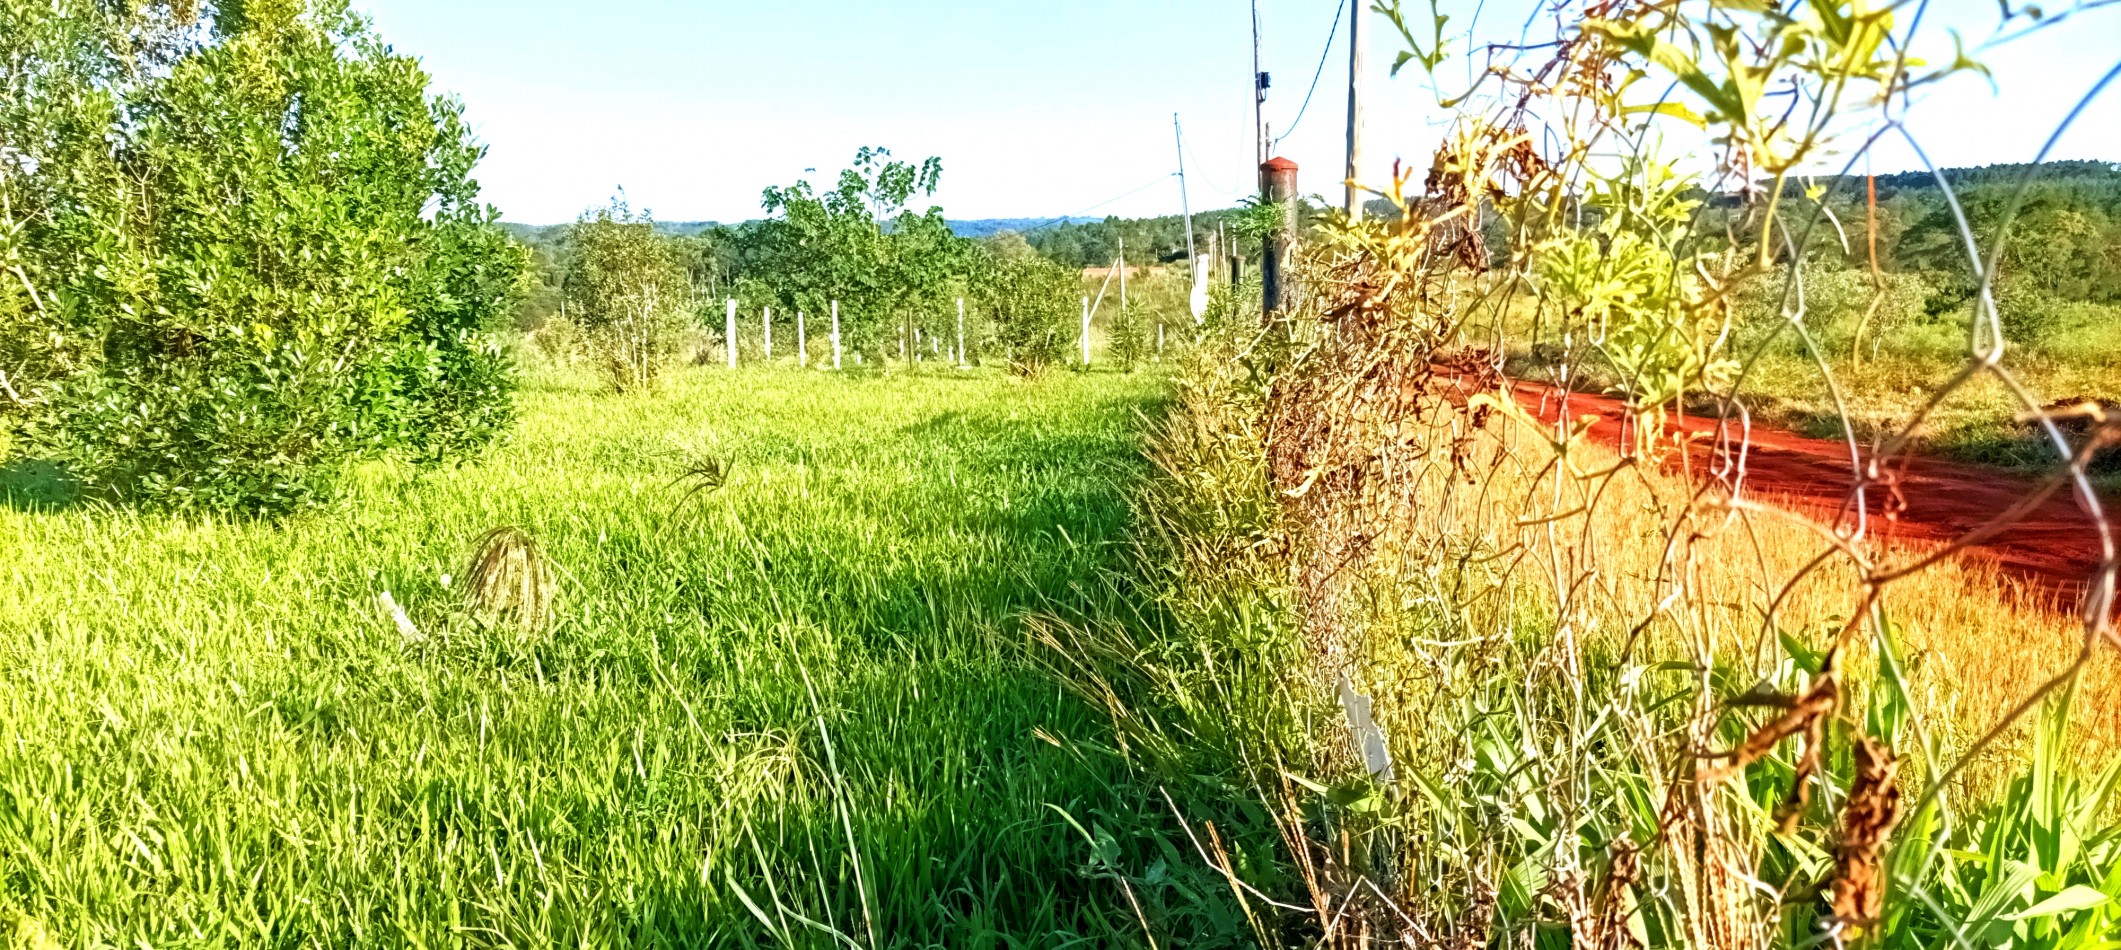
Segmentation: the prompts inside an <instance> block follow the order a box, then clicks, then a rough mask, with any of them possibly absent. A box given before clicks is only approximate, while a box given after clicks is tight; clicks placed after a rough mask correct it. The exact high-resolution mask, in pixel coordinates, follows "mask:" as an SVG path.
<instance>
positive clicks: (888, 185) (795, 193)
mask: <svg viewBox="0 0 2121 950" xmlns="http://www.w3.org/2000/svg"><path fill="white" fill-rule="evenodd" d="M942 174H943V165H942V161H941V160H940V159H935V158H930V159H928V160H926V161H924V162H922V163H920V164H919V165H914V164H911V163H908V162H900V161H894V160H892V158H891V152H890V151H889V150H887V149H881V148H864V149H862V150H861V151H860V152H858V153H856V155H855V159H854V164H853V165H852V166H850V167H849V168H847V169H846V170H844V171H842V172H840V177H839V184H838V186H837V187H835V188H833V189H832V190H830V191H823V192H820V191H818V190H817V189H816V188H815V187H813V186H812V185H811V184H810V182H808V181H798V182H796V183H795V184H793V185H789V186H786V187H773V188H768V189H766V194H765V201H764V205H765V209H766V211H767V213H768V214H770V215H772V216H773V217H771V218H769V219H768V220H766V221H763V222H760V223H759V225H757V226H756V227H755V228H753V229H751V230H749V231H748V232H746V233H745V234H744V235H743V238H742V240H743V242H744V243H745V245H746V247H745V248H744V250H743V251H742V252H741V253H740V257H741V258H742V261H743V264H742V266H743V270H744V271H745V273H746V274H749V275H753V276H757V277H758V278H759V279H761V280H762V281H765V282H766V283H768V284H769V285H770V286H771V287H772V288H774V294H775V301H776V302H777V304H778V306H779V307H781V308H783V309H786V310H789V311H794V310H799V309H800V310H804V311H807V312H809V313H823V312H824V311H825V309H826V308H827V307H828V306H829V304H830V302H831V301H834V300H838V301H840V310H841V313H842V315H843V320H844V325H843V328H842V329H843V335H844V337H845V340H846V343H847V346H848V348H849V349H850V350H853V351H856V352H861V353H865V354H868V355H869V356H870V358H871V360H872V361H874V360H875V358H877V357H880V356H882V355H884V354H885V353H887V352H889V353H896V352H897V343H896V340H897V338H898V336H897V335H898V334H899V333H900V332H903V326H904V324H903V323H902V320H901V319H900V318H902V317H904V316H906V315H907V314H908V313H910V312H912V311H911V310H910V309H909V308H913V307H931V306H934V305H935V301H936V300H937V299H939V298H940V296H941V294H942V293H943V290H942V288H945V287H946V286H948V284H949V278H950V276H951V275H952V274H953V273H961V271H962V263H961V260H962V258H961V256H960V254H959V252H958V250H957V246H956V244H955V243H953V242H956V241H957V240H958V239H957V238H955V237H954V236H951V235H950V234H949V226H948V224H947V223H945V222H944V221H943V219H942V211H941V209H937V208H930V209H929V210H928V212H927V213H926V214H925V215H913V214H910V213H908V212H907V211H906V206H907V204H908V203H909V202H911V201H912V200H913V199H914V198H915V197H916V196H921V195H932V194H934V193H935V189H936V187H937V185H938V184H940V182H941V180H942ZM886 222H889V223H890V224H891V227H889V228H887V227H886V226H885V225H886ZM953 268H955V269H956V270H955V271H953Z"/></svg>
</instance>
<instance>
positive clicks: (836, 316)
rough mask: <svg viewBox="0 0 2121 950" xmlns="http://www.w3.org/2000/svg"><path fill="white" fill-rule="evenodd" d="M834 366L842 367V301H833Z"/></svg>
mask: <svg viewBox="0 0 2121 950" xmlns="http://www.w3.org/2000/svg"><path fill="white" fill-rule="evenodd" d="M832 368H833V369H839V368H840V302H839V301H837V300H835V301H833V302H832Z"/></svg>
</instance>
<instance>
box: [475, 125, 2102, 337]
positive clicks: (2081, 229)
mask: <svg viewBox="0 0 2121 950" xmlns="http://www.w3.org/2000/svg"><path fill="white" fill-rule="evenodd" d="M2036 170H2037V172H2038V175H2037V176H2036V177H2035V178H2033V179H2032V182H2031V184H2030V185H2027V186H2025V190H2024V194H2023V204H2022V206H2021V207H2020V208H2019V210H2018V214H2017V217H2016V219H2015V222H2016V223H2015V225H2014V228H2013V234H2014V235H2015V238H2014V240H2013V241H2011V242H2010V244H2009V245H2008V246H2007V248H2006V250H2005V253H2004V255H2003V259H2002V267H2001V270H2000V275H2001V276H2000V279H1999V287H2002V288H2005V289H2008V290H2011V291H2013V292H2018V293H2037V294H2039V295H2041V296H2044V297H2049V298H2053V299H2056V300H2066V301H2083V302H2090V303H2121V164H2115V163H2111V162H2096V161H2063V162H2049V163H2047V164H2046V165H2043V166H2037V168H2036V167H2035V166H2031V165H1990V166H1986V167H1981V168H1950V169H1945V170H1944V172H1943V176H1944V178H1945V179H1946V180H1947V181H1949V182H1951V185H1952V188H1953V191H1954V193H1955V194H1956V196H1957V198H1958V203H1959V206H1960V208H1961V209H1962V211H1963V213H1964V214H1965V216H1966V219H1967V222H1968V224H1969V226H1970V227H1971V228H1972V229H1973V230H1974V233H1975V234H1976V236H1977V237H1979V239H1980V240H1981V243H1982V247H1983V248H1984V250H1986V249H1987V248H1988V247H1990V246H1991V243H1992V242H1991V239H1992V237H1993V235H1994V233H1995V231H1996V228H1997V225H1998V224H1999V223H2000V222H2001V221H2002V220H2003V219H2004V216H2005V214H2006V213H2007V212H2008V211H2009V208H2010V205H2011V203H2012V201H2013V200H2014V198H2016V197H2017V196H2018V193H2019V189H2020V186H2021V185H2022V184H2023V183H2025V182H2026V180H2027V178H2026V176H2027V174H2028V173H2029V172H2033V171H2036ZM1813 184H1814V185H1816V186H1818V189H1819V190H1818V194H1819V196H1820V200H1821V201H1823V202H1824V204H1825V206H1826V209H1827V210H1828V211H1830V212H1832V217H1831V218H1821V219H1820V224H1819V226H1818V227H1814V228H1812V229H1811V230H1810V233H1809V241H1808V244H1807V246H1806V248H1805V255H1806V258H1807V259H1808V260H1811V261H1815V262H1818V263H1821V264H1827V265H1840V266H1848V267H1869V266H1870V254H1871V241H1870V231H1871V229H1872V227H1873V224H1872V222H1873V220H1875V222H1876V224H1875V227H1876V230H1877V255H1878V266H1879V267H1880V269H1881V270H1885V271H1890V272H1900V273H1910V274H1921V275H1924V276H1925V277H1926V278H1927V281H1926V283H1927V284H1928V285H1929V286H1931V287H1933V288H1934V291H1933V293H1932V297H1931V301H1930V303H1929V309H1930V310H1932V311H1933V312H1936V311H1941V310H1944V309H1948V308H1951V307H1955V306H1958V305H1959V304H1960V303H1962V302H1964V301H1965V300H1966V299H1967V298H1968V297H1969V296H1970V295H1971V294H1972V292H1973V289H1974V287H1973V282H1972V269H1971V268H1970V267H1968V266H1967V261H1966V252H1965V247H1964V241H1963V240H1962V239H1961V238H1960V236H1959V233H1958V225H1957V217H1956V216H1955V215H1954V213H1953V211H1952V207H1951V205H1950V204H1949V203H1948V202H1946V201H1945V199H1944V191H1943V189H1941V188H1939V187H1938V184H1937V179H1936V176H1934V175H1931V174H1929V173H1928V172H1899V173H1895V174H1890V175H1879V176H1877V179H1876V185H1877V191H1878V203H1877V209H1876V214H1875V219H1874V217H1873V214H1872V211H1871V209H1870V207H1869V199H1868V195H1867V191H1866V180H1865V178H1864V177H1863V176H1861V175H1851V176H1845V177H1844V176H1828V177H1822V178H1818V179H1815V180H1814V181H1813ZM1704 197H1705V198H1706V199H1707V200H1706V201H1705V202H1704V205H1705V207H1704V210H1703V212H1702V221H1701V225H1700V227H1699V228H1698V229H1697V233H1699V234H1701V235H1702V236H1703V239H1704V240H1722V239H1723V236H1724V235H1725V233H1726V232H1727V230H1728V231H1730V233H1736V232H1737V231H1738V230H1742V227H1741V226H1740V225H1739V224H1738V223H1737V222H1738V221H1739V219H1740V218H1741V217H1742V216H1741V215H1740V213H1739V207H1738V206H1739V204H1740V201H1739V199H1738V197H1737V196H1734V195H1721V196H1704ZM1786 201H1787V204H1786V208H1787V209H1788V210H1787V211H1786V218H1785V220H1788V221H1791V222H1793V223H1794V222H1802V221H1805V220H1808V219H1811V218H1812V217H1814V215H1813V214H1812V213H1811V212H1812V211H1813V210H1814V209H1816V208H1817V207H1818V205H1817V204H1816V203H1815V202H1813V201H1812V200H1811V199H1810V198H1807V197H1805V196H1801V195H1800V196H1796V197H1794V198H1787V199H1786ZM1371 207H1372V213H1373V214H1376V213H1384V214H1389V213H1390V212H1391V208H1392V206H1391V204H1390V203H1389V202H1386V201H1383V200H1382V199H1379V200H1377V201H1373V202H1372V203H1371ZM1242 213H1243V212H1242V210H1241V209H1236V208H1224V209H1215V210H1208V211H1202V212H1199V213H1197V214H1195V215H1194V216H1193V228H1194V232H1195V236H1196V240H1197V242H1198V243H1199V245H1200V250H1201V251H1202V252H1203V253H1205V252H1206V250H1207V242H1208V236H1209V235H1211V234H1214V233H1216V231H1217V229H1218V228H1219V227H1221V226H1222V225H1223V224H1224V223H1225V222H1227V221H1228V220H1230V219H1232V218H1234V217H1236V216H1237V215H1240V214H1242ZM1837 223H1838V227H1837V226H1836V224H1837ZM949 224H950V228H951V230H952V231H954V232H955V233H956V234H958V235H959V236H960V237H967V238H975V239H983V240H991V239H994V238H996V237H998V236H1003V235H1018V236H1021V238H1022V239H1023V241H1024V242H1025V243H1027V244H1029V245H1030V247H1031V248H1032V249H1033V250H1035V251H1037V252H1038V254H1039V255H1040V256H1042V257H1044V258H1046V259H1048V260H1051V261H1053V262H1054V263H1057V264H1060V265H1063V266H1066V267H1072V268H1083V267H1098V266H1103V265H1106V264H1110V263H1111V262H1112V261H1113V260H1114V259H1115V258H1116V257H1118V256H1119V252H1120V247H1121V245H1122V243H1124V245H1125V248H1126V256H1127V261H1128V263H1130V264H1136V265H1143V264H1154V263H1159V262H1170V261H1177V260H1181V259H1183V258H1184V256H1185V248H1186V233H1185V222H1184V219H1183V218H1182V217H1180V216H1179V215H1175V214H1173V215H1163V216H1160V217H1153V218H1120V217H1107V218H1105V219H1103V220H1086V219H1081V218H1049V219H1038V218H1015V219H987V220H978V221H951V222H949ZM761 226H762V222H759V221H748V222H744V223H741V224H718V223H714V222H659V223H658V224H657V228H658V229H659V230H661V231H663V232H664V233H667V234H670V235H672V236H675V237H680V238H683V239H685V241H686V242H687V243H688V245H690V248H691V253H692V254H693V255H695V256H696V257H697V258H699V259H703V260H712V261H717V262H719V265H718V266H717V265H709V266H707V267H706V268H704V270H705V272H706V273H709V274H714V273H734V272H736V271H738V270H739V269H740V262H739V261H738V260H737V257H738V255H739V254H740V250H739V249H740V248H742V247H743V246H744V245H745V241H744V237H745V236H746V235H747V234H749V233H750V232H751V231H753V230H755V229H757V228H759V227H761ZM1793 226H1794V224H1793ZM507 227H508V229H509V231H510V233H511V234H513V235H514V236H515V237H516V239H517V240H518V241H520V242H522V243H523V244H525V245H527V246H529V247H530V248H531V249H532V251H533V254H534V255H535V257H536V258H537V263H538V264H539V265H540V266H539V267H538V268H537V270H538V272H540V273H544V274H552V273H554V272H555V270H556V268H555V265H556V263H557V261H558V260H559V259H560V258H562V257H564V255H565V253H566V251H565V245H566V241H567V235H568V229H569V227H570V225H564V224H563V225H551V226H543V227H539V226H526V225H515V224H512V225H508V226H507ZM1844 235H1845V238H1844ZM2033 235H2037V238H2036V239H2027V238H2028V237H2029V236H2033ZM1739 236H1740V237H1741V239H1742V238H1743V235H1742V234H1741V235H1739ZM1498 238H1499V235H1498ZM1239 253H1240V254H1242V253H1243V250H1242V249H1240V250H1239ZM713 283H714V282H713V281H712V280H710V281H709V284H710V286H712V285H713ZM715 292H719V291H718V290H717V291H715ZM557 299H558V293H557V288H556V287H546V288H543V290H542V292H541V293H539V294H536V295H534V299H533V300H532V301H531V303H530V305H529V308H528V312H526V317H528V318H530V319H531V320H533V321H535V320H537V319H542V317H543V315H544V313H546V312H549V310H550V309H551V308H553V307H555V306H557Z"/></svg>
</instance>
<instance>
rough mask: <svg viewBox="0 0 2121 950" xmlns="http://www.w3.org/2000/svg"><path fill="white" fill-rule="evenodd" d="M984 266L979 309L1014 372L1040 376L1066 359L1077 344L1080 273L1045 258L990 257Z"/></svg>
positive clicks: (980, 283)
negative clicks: (1075, 329)
mask: <svg viewBox="0 0 2121 950" xmlns="http://www.w3.org/2000/svg"><path fill="white" fill-rule="evenodd" d="M982 265H983V266H982V267H981V268H980V273H979V275H978V278H977V280H976V282H975V286H976V287H977V288H978V303H979V305H980V307H981V309H983V310H985V311H986V312H987V313H988V314H989V315H990V319H991V320H992V323H993V333H994V342H995V344H996V346H998V347H999V348H1000V350H1001V355H1002V357H1003V358H1004V359H1006V360H1007V361H1008V363H1009V368H1010V369H1011V370H1012V371H1014V372H1016V373H1018V374H1020V375H1025V376H1034V375H1037V374H1039V373H1041V372H1044V371H1045V370H1046V369H1047V368H1048V367H1050V366H1052V365H1053V364H1055V363H1058V362H1060V361H1061V360H1062V359H1063V358H1065V356H1066V354H1067V349H1068V345H1069V343H1070V342H1071V341H1073V340H1074V339H1075V333H1074V330H1073V329H1072V327H1073V324H1074V319H1075V316H1076V311H1075V309H1074V305H1075V302H1076V297H1077V296H1078V295H1077V291H1078V290H1079V289H1080V278H1079V277H1078V276H1077V272H1076V271H1073V270H1070V269H1068V268H1066V267H1062V266H1061V265H1059V264H1055V263H1053V262H1052V261H1049V260H1046V259H1045V258H1043V257H989V258H988V259H986V260H985V261H983V262H982Z"/></svg>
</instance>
